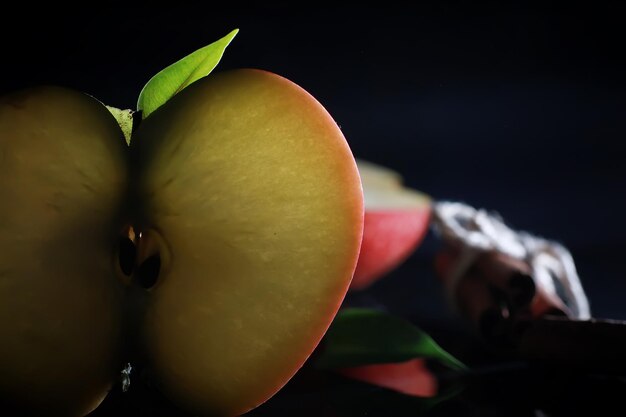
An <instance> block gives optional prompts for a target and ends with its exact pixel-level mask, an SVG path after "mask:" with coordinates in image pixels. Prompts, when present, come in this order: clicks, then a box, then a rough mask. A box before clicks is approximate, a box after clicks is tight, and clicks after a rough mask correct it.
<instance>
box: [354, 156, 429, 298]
mask: <svg viewBox="0 0 626 417" xmlns="http://www.w3.org/2000/svg"><path fill="white" fill-rule="evenodd" d="M358 167H359V173H360V175H361V182H362V184H363V193H364V197H365V220H364V227H363V241H362V244H361V252H360V255H359V261H358V264H357V267H356V271H355V273H354V278H353V279H352V284H351V286H350V289H352V290H360V289H364V288H366V287H368V286H369V285H371V284H372V283H373V282H374V281H376V280H378V279H379V278H380V277H382V276H384V275H385V274H387V273H389V272H390V271H391V270H393V269H394V268H396V267H397V266H398V265H400V264H401V263H402V262H404V261H405V260H406V259H407V258H408V257H409V256H410V255H411V254H412V253H413V252H414V251H415V249H417V247H418V245H419V244H420V243H421V241H422V239H423V238H424V236H425V235H426V232H427V231H428V226H429V224H430V215H431V200H430V198H429V197H428V196H427V195H425V194H423V193H420V192H418V191H415V190H412V189H410V188H406V187H404V186H403V185H402V180H401V177H400V175H399V174H397V173H395V172H394V171H392V170H389V169H388V168H384V167H379V166H377V165H375V164H372V163H371V162H365V161H358Z"/></svg>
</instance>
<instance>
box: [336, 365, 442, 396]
mask: <svg viewBox="0 0 626 417" xmlns="http://www.w3.org/2000/svg"><path fill="white" fill-rule="evenodd" d="M338 373H339V374H340V375H343V376H345V377H348V378H351V379H356V380H358V381H363V382H367V383H368V384H372V385H377V386H380V387H383V388H388V389H391V390H394V391H397V392H400V393H402V394H407V395H412V396H415V397H434V396H435V395H437V391H438V383H437V378H436V377H435V376H434V375H433V374H432V372H431V371H430V370H429V369H428V368H427V367H426V362H425V361H424V359H421V358H416V359H411V360H408V361H406V362H398V363H383V364H375V365H365V366H358V367H354V368H345V369H341V370H339V371H338Z"/></svg>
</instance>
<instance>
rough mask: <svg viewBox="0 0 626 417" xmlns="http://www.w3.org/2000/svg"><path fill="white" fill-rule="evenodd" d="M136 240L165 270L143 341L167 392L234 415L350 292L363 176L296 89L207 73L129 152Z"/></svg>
mask: <svg viewBox="0 0 626 417" xmlns="http://www.w3.org/2000/svg"><path fill="white" fill-rule="evenodd" d="M131 148H132V154H133V158H134V161H135V163H134V164H136V167H137V170H138V173H139V176H138V181H137V184H136V185H135V186H136V190H137V197H138V203H137V204H138V206H139V207H140V212H141V213H145V218H144V221H143V222H142V224H140V225H139V228H140V229H141V230H150V231H154V233H158V234H159V235H160V237H161V238H162V241H163V242H164V246H165V247H164V248H162V250H163V251H166V252H168V255H167V258H169V261H168V262H166V263H164V265H163V266H162V269H161V275H160V277H159V280H158V281H157V283H156V285H155V286H154V287H153V288H152V289H150V290H149V293H150V294H148V297H146V298H147V299H146V311H145V317H144V321H143V325H142V327H143V333H142V335H141V337H142V342H143V345H144V347H145V351H146V352H147V355H148V358H149V364H148V368H149V369H150V371H151V372H152V373H153V374H154V375H155V378H156V381H157V384H158V385H159V386H160V387H161V389H162V391H163V392H164V393H165V394H166V395H168V396H169V397H171V398H172V399H173V400H174V401H176V402H178V403H179V404H180V405H181V406H182V407H184V408H186V409H188V410H190V411H192V412H194V413H197V414H212V415H238V414H242V413H244V412H246V411H248V410H250V409H252V408H254V407H256V406H258V405H260V404H261V403H263V402H264V401H266V400H267V399H268V398H270V397H271V396H272V395H273V394H274V393H275V392H276V391H278V390H279V389H280V388H281V387H282V386H283V385H284V384H285V383H286V382H287V381H288V380H289V379H290V378H291V377H292V376H293V375H294V373H295V372H296V371H297V370H298V369H299V368H300V367H301V366H302V364H303V363H304V362H305V360H306V359H307V358H308V357H309V355H310V354H311V352H312V351H313V349H314V348H315V347H316V345H317V344H318V342H319V340H320V339H321V337H322V336H323V334H324V333H325V331H326V329H327V328H328V326H329V325H330V323H331V321H332V319H333V318H334V315H335V314H336V312H337V309H338V308H339V305H340V304H341V302H342V300H343V298H344V296H345V293H346V291H347V289H348V286H349V284H350V280H351V278H352V274H353V272H354V268H355V265H356V261H357V257H358V252H359V246H360V242H361V237H362V227H363V196H362V190H361V185H360V179H359V174H358V170H357V168H356V164H355V161H354V158H353V156H352V154H351V152H350V149H349V147H348V145H347V143H346V141H345V139H344V137H343V135H342V133H341V131H340V129H339V128H338V126H337V125H336V123H335V122H334V121H333V119H332V118H331V116H330V115H329V114H328V113H327V111H326V110H325V109H324V108H323V107H322V105H321V104H319V103H318V102H317V101H316V100H315V99H314V98H313V97H312V96H311V95H309V94H308V93H307V92H306V91H304V90H303V89H302V88H300V87H298V86H297V85H296V84H294V83H292V82H290V81H288V80H286V79H284V78H282V77H280V76H277V75H275V74H271V73H268V72H264V71H259V70H237V71H231V72H225V73H220V74H213V75H211V76H209V77H207V78H206V79H203V80H200V81H198V82H196V83H194V84H192V85H191V86H190V87H188V88H186V89H185V90H183V91H182V92H180V93H179V94H177V95H176V96H175V97H174V98H173V99H172V100H171V101H169V102H168V103H166V104H165V105H164V106H163V107H161V108H160V109H158V110H157V111H156V112H154V113H153V114H151V115H150V116H149V117H148V118H147V119H146V120H144V121H143V123H142V125H141V126H140V128H139V130H138V132H137V136H136V137H135V138H134V139H133V142H132V145H131Z"/></svg>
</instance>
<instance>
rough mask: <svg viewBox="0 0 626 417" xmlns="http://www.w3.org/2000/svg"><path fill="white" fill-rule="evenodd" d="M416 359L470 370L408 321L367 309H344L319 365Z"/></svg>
mask: <svg viewBox="0 0 626 417" xmlns="http://www.w3.org/2000/svg"><path fill="white" fill-rule="evenodd" d="M413 358H426V359H435V360H437V361H439V362H440V363H441V364H443V365H445V366H447V367H448V368H450V369H452V370H456V371H462V370H466V369H467V368H466V366H465V365H463V364H462V363H461V362H460V361H459V360H458V359H456V358H455V357H453V356H452V355H450V354H449V353H448V352H446V351H445V350H443V349H442V348H441V347H440V346H439V345H438V344H437V343H436V342H435V341H434V340H433V339H432V338H431V337H430V336H428V335H427V334H426V333H424V332H423V331H421V330H420V329H418V328H417V327H415V326H414V325H413V324H411V323H409V322H408V321H406V320H404V319H402V318H399V317H395V316H392V315H389V314H387V313H384V312H381V311H377V310H370V309H363V308H350V309H344V310H341V311H340V312H339V313H338V314H337V316H336V317H335V320H334V321H333V323H332V325H331V326H330V328H329V329H328V332H327V333H326V336H325V337H324V346H323V350H322V353H321V354H320V356H319V358H318V360H317V366H318V367H319V368H322V369H338V368H349V367H355V366H362V365H373V364H382V363H390V362H404V361H408V360H410V359H413Z"/></svg>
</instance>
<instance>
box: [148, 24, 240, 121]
mask: <svg viewBox="0 0 626 417" xmlns="http://www.w3.org/2000/svg"><path fill="white" fill-rule="evenodd" d="M238 32H239V29H235V30H233V31H232V32H230V33H229V34H228V35H226V36H224V37H223V38H222V39H220V40H218V41H215V42H213V43H212V44H210V45H207V46H205V47H204V48H201V49H198V50H197V51H195V52H193V53H192V54H190V55H187V56H186V57H184V58H183V59H181V60H180V61H178V62H175V63H174V64H172V65H170V66H169V67H167V68H165V69H163V70H161V71H160V72H159V73H157V74H156V75H155V76H154V77H152V78H151V79H150V81H148V83H147V84H146V85H145V86H144V87H143V89H142V90H141V93H140V94H139V100H138V101H137V109H138V110H140V111H141V112H142V118H143V119H145V118H146V117H148V116H149V115H150V113H152V112H153V111H155V110H156V109H158V108H159V107H161V106H162V105H163V104H165V103H166V102H167V101H168V100H169V99H170V98H172V97H173V96H174V95H175V94H176V93H178V92H179V91H181V90H182V89H183V88H185V87H187V86H188V85H190V84H191V83H193V82H194V81H197V80H199V79H200V78H202V77H205V76H207V75H209V73H210V72H211V71H213V69H214V68H215V67H216V66H217V64H218V63H219V62H220V59H221V58H222V55H223V54H224V51H225V50H226V47H227V46H228V45H229V44H230V42H231V41H232V40H233V38H234V37H235V35H237V33H238Z"/></svg>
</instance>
